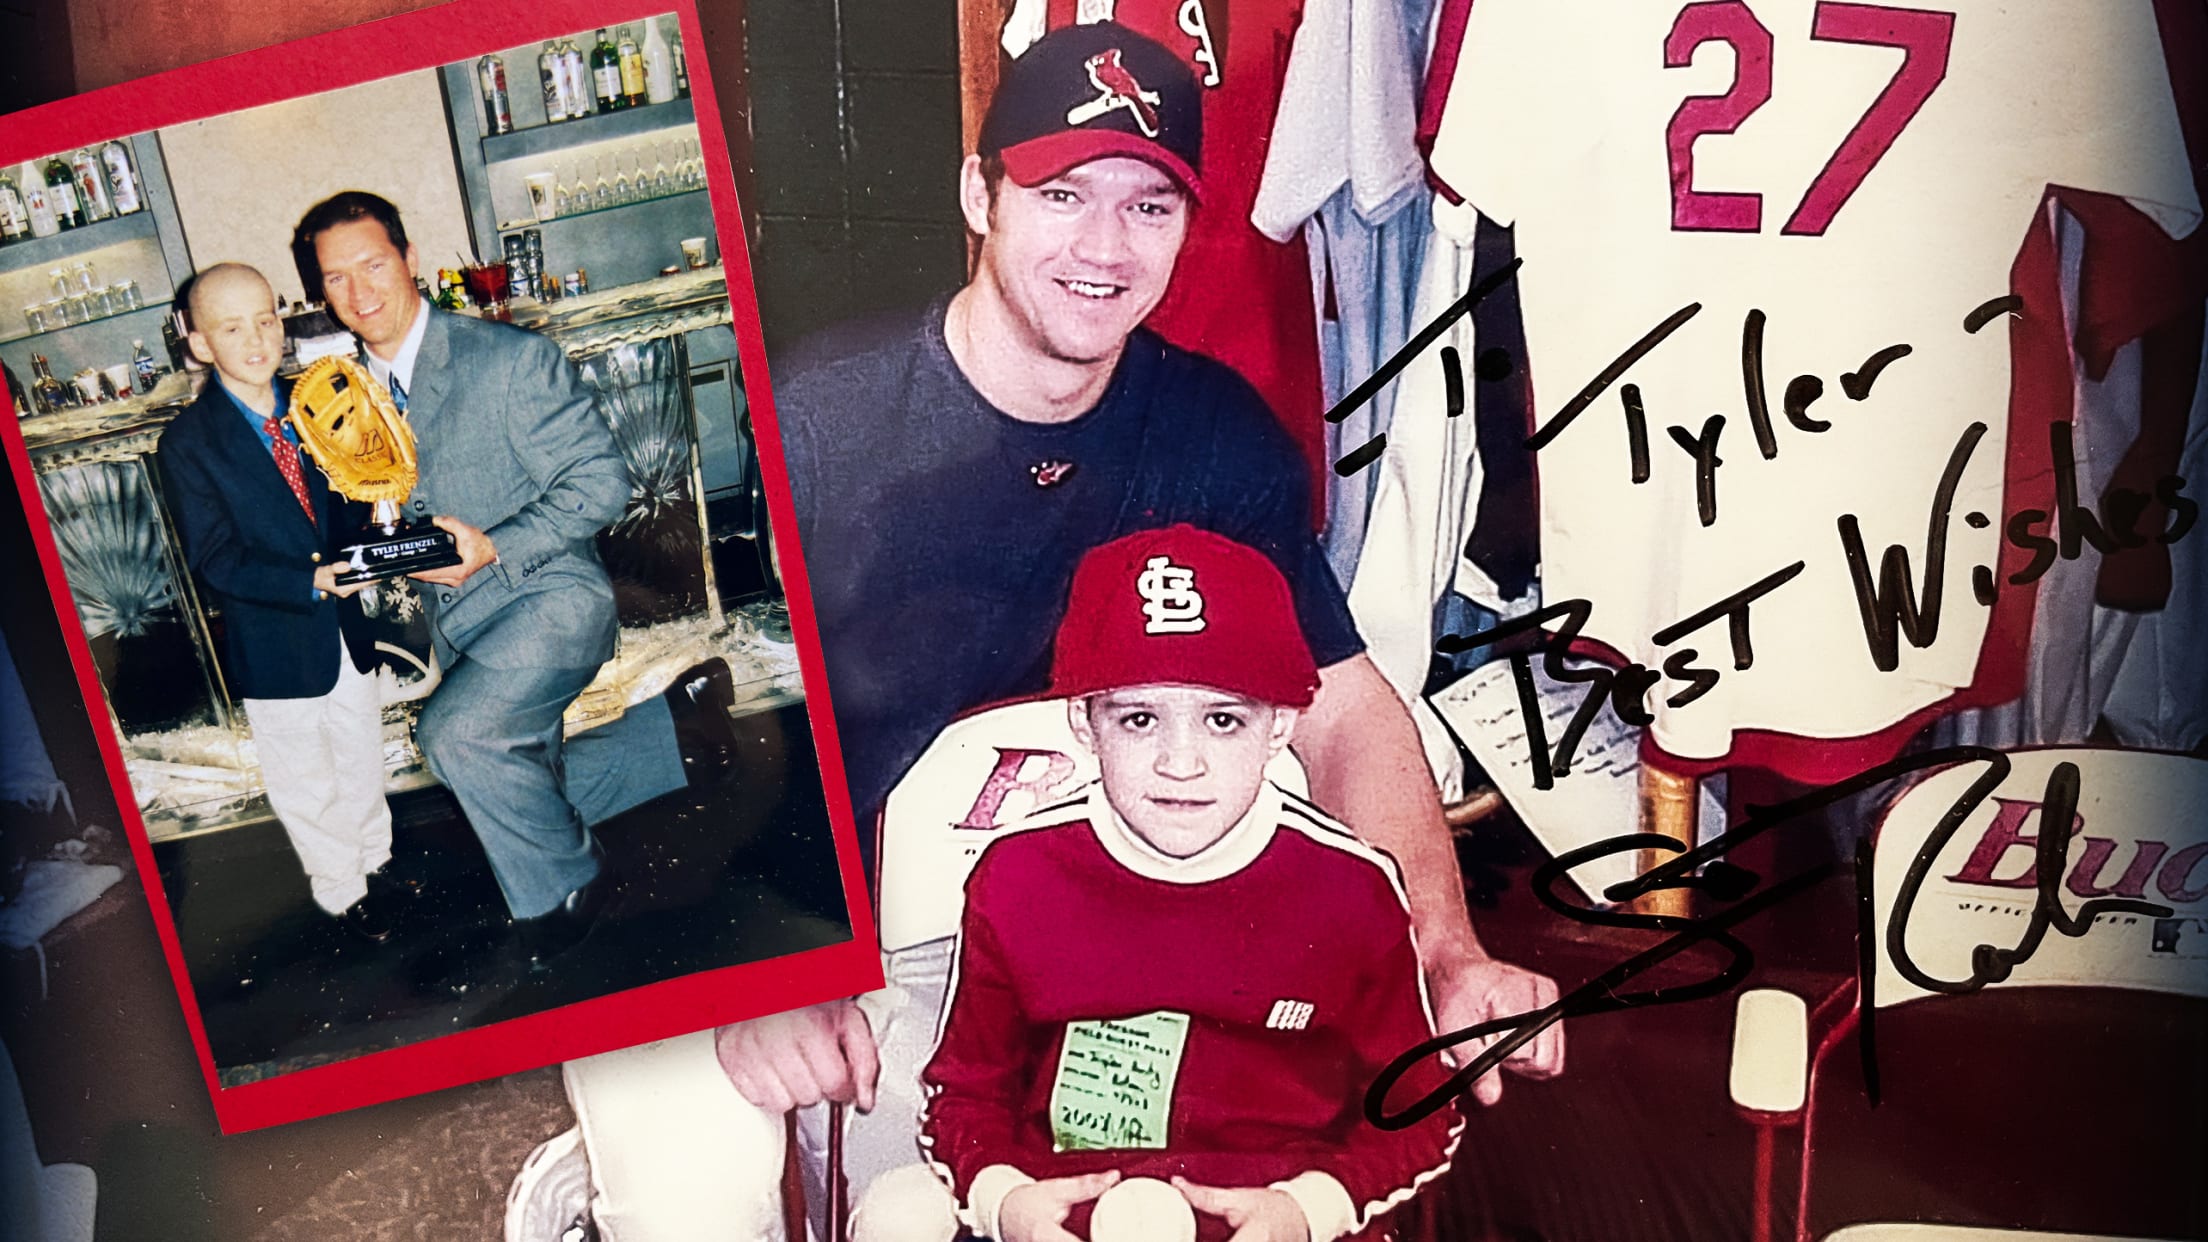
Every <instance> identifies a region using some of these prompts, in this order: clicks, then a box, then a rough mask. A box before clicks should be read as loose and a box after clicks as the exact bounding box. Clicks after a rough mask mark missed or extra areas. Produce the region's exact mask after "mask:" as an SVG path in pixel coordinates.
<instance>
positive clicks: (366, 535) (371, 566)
mask: <svg viewBox="0 0 2208 1242" xmlns="http://www.w3.org/2000/svg"><path fill="white" fill-rule="evenodd" d="M383 531H384V528H383V527H380V526H371V527H369V528H367V529H366V530H363V531H361V532H360V535H359V537H358V539H357V540H356V541H355V542H353V543H349V544H346V545H345V546H343V547H341V548H339V549H338V554H339V555H340V556H341V557H343V558H344V567H343V568H340V569H339V570H338V571H337V584H338V585H339V586H351V585H352V584H354V583H356V582H376V581H380V580H382V579H384V578H396V577H399V576H400V575H402V574H413V573H420V572H421V571H422V570H425V569H442V568H444V567H445V566H447V565H457V564H459V563H460V552H459V548H458V541H457V540H455V539H454V538H453V536H452V532H451V531H449V530H445V529H443V528H441V527H436V526H429V525H419V526H417V525H411V524H402V525H400V526H398V527H396V528H395V529H393V530H392V532H391V533H390V534H384V533H383Z"/></svg>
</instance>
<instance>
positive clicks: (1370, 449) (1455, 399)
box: [1326, 259, 1525, 478]
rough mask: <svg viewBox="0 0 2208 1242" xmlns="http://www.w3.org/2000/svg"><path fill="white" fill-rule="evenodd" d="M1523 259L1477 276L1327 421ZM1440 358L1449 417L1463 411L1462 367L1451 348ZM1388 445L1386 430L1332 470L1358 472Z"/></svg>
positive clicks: (1383, 383)
mask: <svg viewBox="0 0 2208 1242" xmlns="http://www.w3.org/2000/svg"><path fill="white" fill-rule="evenodd" d="M1524 262H1525V260H1523V259H1512V260H1511V261H1510V262H1508V263H1505V264H1503V265H1502V266H1501V267H1499V268H1497V269H1495V270H1494V271H1493V272H1490V273H1489V274H1488V275H1487V276H1485V277H1483V278H1482V279H1480V280H1479V281H1478V282H1477V283H1475V284H1474V285H1473V286H1472V287H1471V288H1470V289H1469V290H1466V291H1465V295H1464V296H1463V297H1461V298H1458V299H1457V300H1456V301H1454V302H1451V303H1450V304H1449V305H1448V306H1446V307H1443V308H1442V311H1441V313H1440V314H1438V315H1436V316H1434V317H1433V319H1432V320H1430V321H1429V322H1428V323H1427V324H1426V326H1425V327H1423V328H1420V329H1419V330H1418V335H1417V336H1414V337H1412V338H1411V339H1410V340H1408V341H1405V342H1404V343H1403V348H1401V349H1399V350H1396V351H1395V353H1393V354H1391V355H1390V356H1389V357H1388V360H1387V361H1386V362H1383V363H1381V364H1380V367H1379V369H1378V370H1376V371H1374V372H1373V373H1372V374H1371V375H1368V376H1366V377H1365V382H1364V383H1362V384H1359V385H1357V387H1355V388H1353V389H1351V390H1350V391H1349V394H1348V395H1347V396H1344V397H1343V398H1342V399H1341V400H1339V401H1337V402H1335V403H1334V408H1333V409H1331V410H1328V411H1327V412H1326V421H1328V422H1330V423H1338V422H1341V421H1342V420H1343V419H1345V418H1348V417H1349V416H1350V415H1351V414H1354V413H1356V412H1357V409H1358V407H1359V406H1362V405H1363V404H1364V403H1365V402H1367V401H1370V400H1372V399H1373V397H1374V396H1376V395H1378V393H1379V392H1380V390H1381V389H1383V388H1385V387H1387V386H1388V383H1389V381H1391V380H1393V379H1394V378H1395V377H1396V376H1398V375H1400V374H1402V373H1403V368H1405V367H1407V366H1409V365H1411V361H1412V360H1413V359H1415V358H1417V357H1418V356H1419V355H1420V354H1421V353H1424V352H1425V350H1426V347H1427V346H1428V345H1431V344H1433V343H1434V341H1435V340H1437V339H1438V338H1439V337H1440V336H1441V334H1442V333H1444V332H1447V331H1448V330H1449V325H1450V324H1452V323H1455V322H1456V321H1457V320H1458V319H1460V318H1462V317H1463V316H1465V315H1469V314H1471V313H1472V308H1473V307H1475V306H1478V305H1479V304H1480V303H1481V301H1483V300H1484V299H1485V298H1486V297H1487V295H1488V294H1490V293H1493V292H1495V291H1496V290H1497V289H1500V288H1502V287H1503V285H1504V283H1505V282H1507V281H1509V280H1510V279H1511V278H1512V277H1513V276H1516V275H1517V274H1518V268H1519V265H1520V264H1522V263H1524ZM1441 360H1442V378H1443V381H1444V382H1445V383H1446V384H1447V386H1448V401H1449V414H1450V416H1451V417H1455V416H1456V415H1458V414H1461V413H1463V412H1464V371H1463V366H1462V364H1461V363H1459V362H1458V360H1457V351H1456V350H1454V349H1449V348H1444V349H1443V350H1442V359H1441ZM1485 362H1486V360H1485V359H1484V358H1483V359H1482V363H1483V364H1485ZM1387 446H1388V436H1387V433H1386V432H1382V433H1380V434H1379V435H1376V436H1374V437H1373V438H1371V439H1370V440H1367V441H1365V442H1364V443H1363V444H1360V445H1358V446H1357V447H1356V448H1353V449H1351V450H1350V451H1348V452H1347V453H1344V454H1342V456H1341V459H1340V460H1339V461H1336V462H1335V463H1334V473H1336V474H1338V475H1341V476H1343V477H1344V478H1347V477H1348V476H1350V475H1353V474H1355V473H1357V472H1358V471H1360V470H1362V469H1364V468H1365V467H1367V466H1369V465H1371V464H1372V463H1374V462H1376V461H1378V460H1380V451H1381V450H1382V449H1385V448H1386V447H1387Z"/></svg>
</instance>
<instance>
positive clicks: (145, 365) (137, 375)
mask: <svg viewBox="0 0 2208 1242" xmlns="http://www.w3.org/2000/svg"><path fill="white" fill-rule="evenodd" d="M159 371H160V368H159V367H158V366H156V365H155V364H154V361H153V351H152V350H150V349H147V348H146V343H145V342H144V341H132V342H131V343H130V374H131V378H132V379H133V380H134V381H135V382H134V383H132V384H131V387H133V388H135V389H137V390H138V391H139V392H141V393H149V392H152V391H153V377H154V376H155V375H156V374H157V373H158V372H159Z"/></svg>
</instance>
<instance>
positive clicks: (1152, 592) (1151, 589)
mask: <svg viewBox="0 0 2208 1242" xmlns="http://www.w3.org/2000/svg"><path fill="white" fill-rule="evenodd" d="M1135 593H1136V594H1138V595H1140V596H1142V615H1143V616H1144V617H1146V618H1148V619H1149V620H1148V623H1147V624H1145V625H1144V626H1143V627H1142V632H1143V633H1145V634H1196V633H1201V632H1202V631H1203V628H1204V596H1203V593H1202V592H1201V591H1198V590H1197V589H1196V571H1195V570H1193V569H1190V568H1189V567H1188V566H1186V565H1176V564H1174V563H1173V562H1172V561H1171V560H1169V559H1167V558H1165V557H1163V556H1153V557H1151V558H1150V560H1149V562H1148V563H1147V564H1145V565H1144V566H1143V568H1142V573H1141V574H1139V575H1137V576H1136V578H1135Z"/></svg>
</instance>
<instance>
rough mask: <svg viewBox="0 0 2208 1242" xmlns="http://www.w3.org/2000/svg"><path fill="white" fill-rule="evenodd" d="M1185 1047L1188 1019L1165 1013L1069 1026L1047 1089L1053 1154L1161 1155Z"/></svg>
mask: <svg viewBox="0 0 2208 1242" xmlns="http://www.w3.org/2000/svg"><path fill="white" fill-rule="evenodd" d="M1187 1043H1188V1015H1187V1014H1185V1013H1173V1012H1171V1011H1170V1010H1164V1009H1161V1010H1159V1011H1157V1012H1156V1013H1146V1014H1141V1015H1139V1016H1136V1017H1132V1018H1116V1019H1105V1020H1101V1021H1094V1022H1069V1023H1067V1024H1066V1042H1065V1047H1064V1048H1063V1049H1061V1050H1060V1051H1059V1054H1058V1076H1057V1078H1056V1079H1055V1080H1054V1081H1052V1083H1051V1086H1050V1137H1051V1145H1052V1147H1053V1148H1055V1149H1056V1150H1058V1151H1080V1150H1093V1149H1097V1148H1162V1147H1164V1146H1165V1136H1166V1127H1167V1126H1168V1125H1169V1124H1170V1123H1171V1121H1172V1119H1173V1080H1174V1079H1175V1078H1176V1077H1178V1076H1179V1075H1180V1072H1181V1050H1182V1048H1183V1047H1184V1046H1185V1045H1186V1044H1187Z"/></svg>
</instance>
